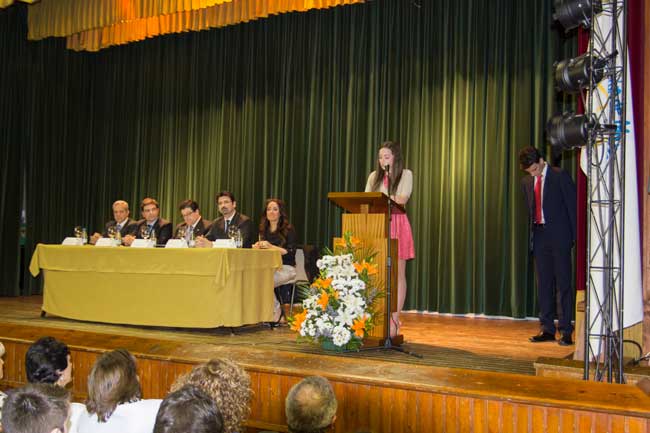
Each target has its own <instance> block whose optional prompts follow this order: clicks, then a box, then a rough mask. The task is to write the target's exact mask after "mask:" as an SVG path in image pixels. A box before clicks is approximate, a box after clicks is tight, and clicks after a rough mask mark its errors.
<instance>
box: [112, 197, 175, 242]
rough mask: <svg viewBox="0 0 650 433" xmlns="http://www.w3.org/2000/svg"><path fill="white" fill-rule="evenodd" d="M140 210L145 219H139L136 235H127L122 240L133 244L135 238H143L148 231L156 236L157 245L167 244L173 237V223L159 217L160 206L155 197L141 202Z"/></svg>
mask: <svg viewBox="0 0 650 433" xmlns="http://www.w3.org/2000/svg"><path fill="white" fill-rule="evenodd" d="M140 211H141V212H142V217H143V218H144V219H142V220H140V221H138V229H137V232H136V234H135V236H126V237H125V238H124V239H123V240H122V242H123V243H124V244H125V245H131V244H132V243H133V240H134V239H136V238H137V239H142V234H143V232H144V233H148V234H149V236H151V235H152V234H154V235H155V237H156V244H157V245H165V244H166V243H167V241H168V240H169V239H171V237H172V223H171V222H169V221H167V220H166V219H163V218H159V215H160V207H159V206H158V202H157V201H156V200H155V199H153V198H148V197H147V198H145V199H144V200H142V203H140Z"/></svg>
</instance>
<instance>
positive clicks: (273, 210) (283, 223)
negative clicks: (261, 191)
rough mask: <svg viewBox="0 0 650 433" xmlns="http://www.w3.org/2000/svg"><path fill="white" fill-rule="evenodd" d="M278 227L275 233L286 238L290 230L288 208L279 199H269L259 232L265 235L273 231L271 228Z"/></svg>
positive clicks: (265, 205) (265, 204) (265, 203)
mask: <svg viewBox="0 0 650 433" xmlns="http://www.w3.org/2000/svg"><path fill="white" fill-rule="evenodd" d="M272 225H274V226H275V227H276V229H275V232H277V233H280V234H281V235H282V236H286V234H287V231H288V228H289V216H288V215H287V206H286V205H285V203H284V201H282V200H280V199H279V198H269V199H267V200H266V201H265V202H264V211H263V212H262V218H261V219H260V227H259V232H260V234H261V235H264V234H265V233H267V232H270V231H271V228H270V227H271V226H272Z"/></svg>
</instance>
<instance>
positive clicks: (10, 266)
mask: <svg viewBox="0 0 650 433" xmlns="http://www.w3.org/2000/svg"><path fill="white" fill-rule="evenodd" d="M12 9H14V8H12ZM16 18H18V15H17V14H16V12H15V9H14V10H13V11H12V10H9V9H8V10H0V53H2V60H0V99H2V102H0V119H1V121H0V122H1V124H2V127H1V128H0V296H16V295H18V294H19V293H20V290H19V279H20V268H19V260H20V248H19V227H20V209H21V189H20V185H21V180H22V176H23V173H22V171H21V170H20V168H21V144H22V137H21V135H22V133H23V132H24V131H21V128H20V119H21V113H20V102H19V101H20V96H21V91H20V86H21V81H20V77H18V76H16V74H15V68H14V62H17V61H19V59H20V56H21V55H22V54H23V53H22V52H21V51H20V49H19V48H20V46H21V45H20V44H16V38H15V37H13V36H11V33H12V32H15V31H19V30H20V29H21V28H22V27H24V26H22V25H21V23H20V21H19V20H17V19H16ZM22 45H25V44H24V43H23V44H22Z"/></svg>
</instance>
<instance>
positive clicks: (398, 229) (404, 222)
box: [390, 213, 415, 260]
mask: <svg viewBox="0 0 650 433" xmlns="http://www.w3.org/2000/svg"><path fill="white" fill-rule="evenodd" d="M390 237H391V238H392V239H397V245H398V246H399V249H398V255H399V259H400V260H411V259H413V258H415V246H414V245H413V232H412V231H411V223H409V218H408V216H406V214H405V213H404V214H393V215H391V224H390Z"/></svg>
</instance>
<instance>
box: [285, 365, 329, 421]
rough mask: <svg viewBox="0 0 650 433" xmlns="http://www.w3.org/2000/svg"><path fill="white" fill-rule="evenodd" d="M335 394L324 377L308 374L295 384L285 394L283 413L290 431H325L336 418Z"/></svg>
mask: <svg viewBox="0 0 650 433" xmlns="http://www.w3.org/2000/svg"><path fill="white" fill-rule="evenodd" d="M337 405H338V403H337V402H336V396H335V395H334V390H333V389H332V386H331V385H330V383H329V381H328V380H327V379H325V378H324V377H320V376H310V377H306V378H304V379H303V380H301V381H300V382H298V383H297V384H295V385H294V386H293V387H292V388H291V389H290V390H289V393H288V394H287V398H286V401H285V413H286V416H287V425H288V426H289V432H291V433H320V432H325V431H327V430H328V429H329V428H330V427H331V426H332V425H333V424H334V421H335V419H336V408H337Z"/></svg>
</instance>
